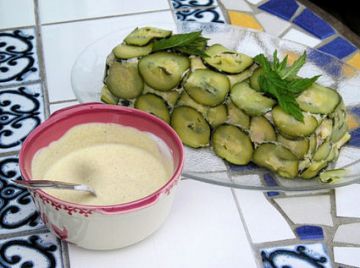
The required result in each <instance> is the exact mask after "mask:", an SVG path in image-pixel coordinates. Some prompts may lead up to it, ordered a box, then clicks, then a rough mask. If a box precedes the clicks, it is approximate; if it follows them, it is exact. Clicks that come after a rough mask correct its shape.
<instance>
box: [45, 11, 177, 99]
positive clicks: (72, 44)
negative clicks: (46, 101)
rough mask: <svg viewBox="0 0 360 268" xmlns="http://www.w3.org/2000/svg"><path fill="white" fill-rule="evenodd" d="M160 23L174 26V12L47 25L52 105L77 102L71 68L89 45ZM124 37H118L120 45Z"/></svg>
mask: <svg viewBox="0 0 360 268" xmlns="http://www.w3.org/2000/svg"><path fill="white" fill-rule="evenodd" d="M159 23H165V24H166V23H167V24H174V20H173V17H172V14H171V12H170V11H163V12H156V13H148V14H141V15H133V16H124V17H118V18H109V19H101V20H95V21H82V22H74V23H67V24H56V25H48V26H44V27H43V29H42V36H43V46H44V54H45V67H46V75H47V81H48V88H49V98H50V102H54V101H60V100H70V99H75V95H74V93H73V92H72V89H71V83H70V74H71V67H72V65H73V64H74V62H75V60H76V58H77V57H78V55H79V54H80V52H81V51H82V50H83V49H84V48H85V47H87V46H88V45H89V44H91V43H93V42H94V41H96V40H97V39H99V38H100V37H102V36H104V35H106V34H109V33H112V32H114V31H116V30H117V29H126V28H128V29H129V32H130V31H131V30H132V29H133V28H135V27H136V26H138V25H145V24H147V25H156V24H159ZM121 38H122V37H120V36H119V43H120V42H121V41H122V40H121ZM104 62H105V59H104ZM99 90H100V89H99Z"/></svg>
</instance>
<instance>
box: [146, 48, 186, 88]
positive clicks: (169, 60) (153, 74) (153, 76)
mask: <svg viewBox="0 0 360 268" xmlns="http://www.w3.org/2000/svg"><path fill="white" fill-rule="evenodd" d="M189 66H190V61H189V59H188V57H185V56H181V55H178V54H175V53H169V52H157V53H154V54H150V55H148V56H145V57H143V58H142V59H141V60H140V61H139V72H140V74H141V76H142V77H143V78H144V81H145V83H146V84H148V85H149V86H150V87H152V88H154V89H157V90H161V91H168V90H170V89H173V88H175V87H176V86H177V85H178V84H179V83H180V81H181V78H182V77H183V74H184V73H185V71H186V70H187V69H188V68H189Z"/></svg>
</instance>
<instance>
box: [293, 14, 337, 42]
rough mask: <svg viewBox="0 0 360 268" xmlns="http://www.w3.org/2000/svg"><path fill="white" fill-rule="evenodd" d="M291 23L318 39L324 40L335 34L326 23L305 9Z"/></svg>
mask: <svg viewBox="0 0 360 268" xmlns="http://www.w3.org/2000/svg"><path fill="white" fill-rule="evenodd" d="M293 22H294V23H295V24H296V25H298V26H300V27H301V28H303V29H305V30H306V31H308V32H310V33H312V34H313V35H315V36H317V37H319V38H320V39H325V38H327V37H329V36H331V35H333V34H334V33H335V30H334V29H333V28H332V27H331V26H330V25H329V24H328V23H327V22H325V21H324V20H323V19H322V18H320V17H319V16H317V15H315V14H314V13H313V12H312V11H310V10H309V9H307V8H306V9H304V10H303V11H302V12H301V14H300V15H299V16H297V17H296V18H295V19H294V21H293Z"/></svg>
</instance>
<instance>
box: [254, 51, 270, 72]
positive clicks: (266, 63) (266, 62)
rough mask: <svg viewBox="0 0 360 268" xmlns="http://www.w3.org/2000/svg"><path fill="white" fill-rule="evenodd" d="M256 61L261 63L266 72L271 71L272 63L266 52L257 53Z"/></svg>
mask: <svg viewBox="0 0 360 268" xmlns="http://www.w3.org/2000/svg"><path fill="white" fill-rule="evenodd" d="M254 61H255V62H256V63H257V64H259V65H260V66H261V67H262V68H263V69H264V71H265V72H269V71H271V63H270V61H269V60H268V59H267V58H266V57H265V55H264V54H259V55H256V56H255V58H254Z"/></svg>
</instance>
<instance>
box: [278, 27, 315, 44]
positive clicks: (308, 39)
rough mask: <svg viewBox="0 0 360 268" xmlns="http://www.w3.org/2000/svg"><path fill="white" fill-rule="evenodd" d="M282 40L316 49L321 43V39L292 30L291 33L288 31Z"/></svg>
mask: <svg viewBox="0 0 360 268" xmlns="http://www.w3.org/2000/svg"><path fill="white" fill-rule="evenodd" d="M282 38H284V39H287V40H291V41H294V42H298V43H300V44H303V45H306V46H309V47H316V46H317V45H318V44H320V43H321V40H320V39H318V38H315V37H312V36H310V35H308V34H305V33H303V32H300V31H299V30H295V29H291V30H290V31H288V32H287V33H286V34H285V35H284V36H283V37H282Z"/></svg>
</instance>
